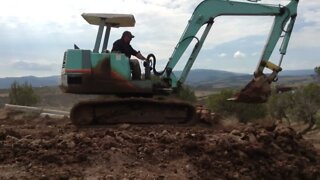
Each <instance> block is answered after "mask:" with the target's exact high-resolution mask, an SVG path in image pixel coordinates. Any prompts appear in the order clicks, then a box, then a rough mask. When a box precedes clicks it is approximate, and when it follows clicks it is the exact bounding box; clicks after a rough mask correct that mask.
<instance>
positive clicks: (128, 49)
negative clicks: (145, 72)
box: [111, 39, 138, 59]
mask: <svg viewBox="0 0 320 180" xmlns="http://www.w3.org/2000/svg"><path fill="white" fill-rule="evenodd" d="M111 51H112V52H121V53H124V54H125V55H126V56H127V57H128V58H129V59H130V57H131V55H134V56H135V55H136V54H138V52H137V51H136V50H134V49H133V48H132V46H131V45H130V44H127V43H125V42H124V41H123V40H122V39H118V40H117V41H115V42H114V43H113V47H112V50H111Z"/></svg>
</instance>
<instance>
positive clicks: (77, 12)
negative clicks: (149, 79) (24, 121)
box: [0, 0, 320, 77]
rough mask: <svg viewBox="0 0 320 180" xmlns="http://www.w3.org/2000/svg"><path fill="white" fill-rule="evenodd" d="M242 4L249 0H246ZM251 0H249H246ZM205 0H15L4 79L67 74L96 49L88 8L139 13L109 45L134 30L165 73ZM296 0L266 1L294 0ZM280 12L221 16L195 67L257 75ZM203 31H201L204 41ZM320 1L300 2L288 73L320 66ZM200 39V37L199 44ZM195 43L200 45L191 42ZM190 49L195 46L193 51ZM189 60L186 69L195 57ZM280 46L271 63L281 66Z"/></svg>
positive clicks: (2, 29) (5, 14)
mask: <svg viewBox="0 0 320 180" xmlns="http://www.w3.org/2000/svg"><path fill="white" fill-rule="evenodd" d="M240 1H241V0H240ZM243 1H244V0H243ZM200 2H201V0H193V1H190V0H175V1H173V2H172V0H157V1H152V0H117V1H114V0H90V1H89V0H54V1H52V0H50V1H48V0H28V1H25V0H10V1H2V2H1V6H0V62H1V66H0V77H19V76H29V75H32V76H39V77H43V76H51V75H59V74H60V71H61V64H62V58H63V53H64V51H65V50H67V49H72V48H73V44H77V45H78V46H79V47H80V48H82V49H91V50H92V49H93V47H94V43H95V38H96V35H97V30H98V26H93V25H89V24H88V23H87V22H86V21H85V20H84V19H83V18H82V16H81V14H82V13H121V14H133V15H134V16H135V20H136V24H135V27H130V28H114V29H112V30H111V37H110V40H109V45H108V49H111V48H112V42H114V41H115V40H117V39H119V38H120V36H121V34H122V32H123V31H125V30H130V31H131V32H132V34H134V35H135V38H134V39H133V40H132V41H131V45H132V46H133V47H134V48H135V49H136V50H140V51H141V53H142V54H143V55H145V56H147V55H148V54H149V53H153V54H155V56H156V57H157V70H158V71H160V70H162V69H163V68H164V66H165V64H166V63H167V62H168V59H169V57H170V56H171V54H172V52H173V50H174V47H175V46H176V44H177V43H178V41H179V39H180V36H181V35H182V33H183V31H184V29H185V27H186V25H187V22H188V20H189V19H190V17H191V15H192V12H193V11H194V9H195V8H196V7H197V5H198V4H199V3H200ZM288 2H289V0H261V1H260V2H259V3H267V4H270V3H272V4H283V5H285V4H287V3H288ZM272 23H273V17H269V16H268V17H252V16H250V17H247V16H219V17H217V18H216V19H215V23H214V25H213V27H212V29H211V31H210V33H209V35H208V37H207V39H206V41H205V43H204V45H203V48H202V50H201V52H200V54H199V56H198V58H197V60H196V61H195V63H194V65H193V67H192V69H216V70H225V71H231V72H239V73H249V74H251V73H253V72H254V70H255V68H256V66H257V63H258V61H259V58H260V54H261V52H262V49H263V47H264V45H265V42H266V39H267V37H268V34H269V30H270V28H271V26H272ZM200 36H201V35H199V38H200ZM319 39H320V2H319V0H300V2H299V7H298V17H297V20H296V23H295V27H294V30H293V33H292V36H291V39H290V44H289V47H288V50H287V54H286V56H285V57H284V60H283V63H282V67H283V69H284V70H295V69H313V68H314V67H315V66H320V53H319V50H320V43H319ZM192 43H194V42H192ZM190 47H191V48H192V47H193V46H190ZM191 48H190V49H191ZM190 49H188V51H187V53H185V55H184V56H183V57H182V58H181V60H180V61H179V63H178V64H177V66H176V67H175V68H176V69H175V70H181V69H182V68H183V67H184V65H185V63H186V59H187V58H188V55H189V54H188V52H189V51H190ZM278 49H279V47H276V48H275V51H274V54H275V55H273V56H272V57H271V59H270V61H272V62H274V63H275V64H278V62H279V56H278V55H277V54H278Z"/></svg>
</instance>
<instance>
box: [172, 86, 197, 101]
mask: <svg viewBox="0 0 320 180" xmlns="http://www.w3.org/2000/svg"><path fill="white" fill-rule="evenodd" d="M176 97H177V98H179V99H183V100H186V101H189V102H196V101H197V97H196V95H195V93H194V91H193V90H191V89H190V88H189V87H188V86H181V87H180V88H179V89H178V91H177V93H176Z"/></svg>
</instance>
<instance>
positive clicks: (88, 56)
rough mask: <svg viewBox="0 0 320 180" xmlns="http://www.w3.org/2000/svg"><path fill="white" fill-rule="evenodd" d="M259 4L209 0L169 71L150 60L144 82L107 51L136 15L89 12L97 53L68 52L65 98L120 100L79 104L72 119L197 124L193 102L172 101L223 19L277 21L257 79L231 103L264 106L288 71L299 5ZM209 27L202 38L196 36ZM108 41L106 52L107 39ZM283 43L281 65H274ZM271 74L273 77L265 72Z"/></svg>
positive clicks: (191, 22) (84, 122)
mask: <svg viewBox="0 0 320 180" xmlns="http://www.w3.org/2000/svg"><path fill="white" fill-rule="evenodd" d="M258 1H259V0H247V1H232V0H204V1H202V2H201V3H200V4H199V5H198V6H197V7H196V9H195V10H194V12H193V14H192V16H191V18H190V20H189V21H188V24H187V26H186V28H185V30H184V32H183V34H182V36H181V38H180V40H179V42H178V43H177V45H176V47H175V49H174V51H173V53H172V55H171V56H170V58H169V60H168V62H167V64H166V66H165V68H164V69H163V70H161V71H157V70H156V57H155V56H154V55H153V54H149V55H148V56H147V60H146V61H145V62H144V63H143V64H144V74H143V78H142V80H132V79H131V69H130V65H129V61H128V58H127V57H126V56H125V55H124V54H121V53H116V52H109V51H108V50H107V46H108V40H109V36H110V32H111V29H113V28H119V27H133V26H134V25H135V18H134V16H133V15H130V14H94V13H84V14H82V17H83V18H84V19H85V20H86V21H87V22H88V23H89V24H92V25H97V26H99V28H98V33H97V37H96V41H95V45H94V48H93V50H89V49H80V48H79V47H78V46H76V45H75V47H74V49H68V50H66V51H65V53H64V57H63V64H62V72H61V84H60V88H61V89H62V90H63V92H65V93H75V94H101V95H114V96H115V97H117V98H100V99H93V100H86V101H82V102H79V103H77V104H75V105H74V106H73V107H72V109H71V112H70V119H71V121H72V122H73V123H74V124H75V125H89V124H96V123H103V124H117V123H144V124H145V123H150V124H154V123H172V124H179V123H188V122H192V121H195V120H196V119H197V117H198V116H197V115H196V107H195V106H194V105H193V104H191V103H188V102H185V101H182V100H177V99H174V98H171V97H172V96H170V95H171V94H174V93H176V92H178V91H179V89H180V88H181V86H182V85H183V84H184V82H185V80H186V78H187V75H188V73H189V72H190V69H191V68H192V65H193V63H194V61H195V60H196V58H197V55H198V53H199V52H200V50H201V48H202V45H203V43H204V41H205V39H206V37H207V35H208V33H209V31H210V29H211V27H212V26H213V24H214V19H215V18H216V17H218V16H273V17H274V21H273V25H272V27H271V30H270V34H269V37H268V39H267V42H266V44H265V46H264V49H263V51H262V54H261V57H260V60H259V62H258V65H257V68H256V70H255V72H254V76H253V79H252V80H251V81H250V82H249V83H248V85H246V86H245V87H244V88H243V89H242V90H241V91H240V92H239V93H238V94H236V95H235V96H234V97H231V98H230V99H228V100H230V101H235V102H247V103H263V102H266V101H267V99H268V96H269V95H270V91H271V87H270V84H271V83H272V82H273V81H276V80H277V75H278V73H279V72H280V71H281V70H282V68H281V63H282V60H283V56H284V55H285V54H286V50H287V47H288V43H289V39H290V36H291V33H292V30H293V26H294V23H295V20H296V17H297V6H298V3H299V0H291V1H290V2H289V3H288V4H286V5H281V4H263V3H261V2H258ZM203 26H205V28H204V30H203V32H202V34H201V37H200V38H198V37H196V35H197V33H198V31H199V30H200V28H201V27H203ZM102 38H103V42H102V47H101V48H100V46H101V40H102ZM193 40H196V43H195V45H194V47H193V49H192V52H191V54H190V56H189V58H188V60H187V63H186V65H185V66H184V69H183V71H182V73H181V74H180V76H179V77H177V76H176V75H175V73H174V68H175V66H176V64H177V63H178V62H179V61H180V59H181V57H182V55H183V54H184V53H185V51H186V49H187V48H188V47H189V45H190V44H191V42H192V41H193ZM279 41H282V42H281V46H280V60H279V62H278V64H274V63H272V62H270V61H269V58H270V56H271V55H272V53H273V51H274V48H275V46H276V45H277V43H278V42H279ZM265 69H270V70H271V71H272V72H271V73H264V70H265Z"/></svg>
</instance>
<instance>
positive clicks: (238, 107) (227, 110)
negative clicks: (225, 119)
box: [207, 89, 267, 122]
mask: <svg viewBox="0 0 320 180" xmlns="http://www.w3.org/2000/svg"><path fill="white" fill-rule="evenodd" d="M234 94H235V92H234V91H232V90H230V89H226V90H222V91H220V93H218V94H213V95H210V96H209V97H208V100H207V106H208V108H209V109H211V110H212V111H213V112H215V113H218V114H221V115H223V116H235V117H237V118H238V119H239V121H240V122H249V121H252V120H254V119H259V118H264V117H265V116H266V115H267V112H266V106H265V105H264V104H247V103H235V102H232V101H227V99H228V98H230V97H232V96H233V95H234Z"/></svg>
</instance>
